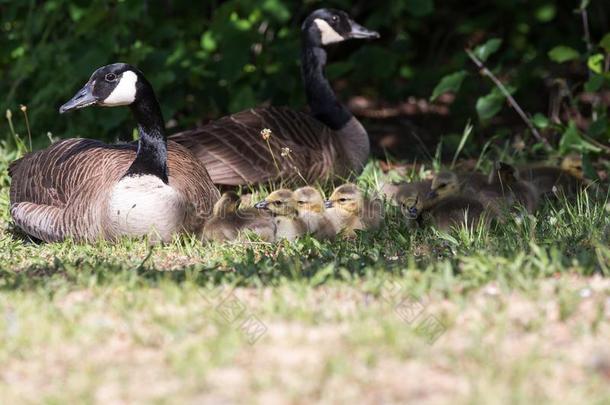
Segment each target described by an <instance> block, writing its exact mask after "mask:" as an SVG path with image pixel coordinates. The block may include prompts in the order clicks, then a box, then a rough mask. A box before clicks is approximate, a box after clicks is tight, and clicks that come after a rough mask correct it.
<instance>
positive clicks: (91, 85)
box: [59, 63, 152, 114]
mask: <svg viewBox="0 0 610 405" xmlns="http://www.w3.org/2000/svg"><path fill="white" fill-rule="evenodd" d="M146 92H152V87H151V86H150V84H149V83H148V81H147V80H146V78H145V77H144V75H142V73H141V72H140V71H139V70H138V69H136V68H135V67H133V66H131V65H128V64H126V63H113V64H111V65H106V66H103V67H101V68H99V69H97V70H96V71H95V72H93V74H92V75H91V77H90V78H89V81H88V82H87V83H86V84H85V85H84V86H83V88H82V89H80V90H79V91H78V92H77V93H76V95H74V97H72V99H70V101H68V102H67V103H65V104H64V105H62V106H61V107H60V108H59V113H60V114H63V113H65V112H68V111H72V110H76V109H79V108H85V107H88V106H90V105H98V106H103V107H116V106H121V105H129V104H132V103H133V102H134V101H136V100H137V99H138V98H140V97H142V96H143V95H145V93H146Z"/></svg>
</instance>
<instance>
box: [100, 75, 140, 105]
mask: <svg viewBox="0 0 610 405" xmlns="http://www.w3.org/2000/svg"><path fill="white" fill-rule="evenodd" d="M137 82H138V76H137V75H136V74H135V73H134V72H132V71H130V70H128V71H126V72H124V73H123V75H122V76H121V79H120V80H119V84H117V86H116V87H115V88H114V90H112V93H110V95H109V96H108V97H106V99H105V100H104V101H102V103H101V105H103V106H107V107H114V106H119V105H127V104H131V103H133V102H134V100H135V99H136V83H137Z"/></svg>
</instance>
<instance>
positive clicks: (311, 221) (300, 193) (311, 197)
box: [294, 187, 336, 240]
mask: <svg viewBox="0 0 610 405" xmlns="http://www.w3.org/2000/svg"><path fill="white" fill-rule="evenodd" d="M294 198H295V200H296V202H297V212H298V214H299V218H301V219H302V220H303V222H305V225H306V226H307V232H308V233H310V234H312V235H313V236H314V237H315V238H316V239H321V240H322V239H332V238H334V237H335V235H336V232H335V228H334V226H333V224H332V222H331V221H330V219H329V218H328V217H327V216H326V215H325V214H326V212H325V211H326V207H325V206H324V199H323V198H322V194H320V192H319V191H318V190H316V189H315V188H313V187H301V188H299V189H296V190H295V191H294Z"/></svg>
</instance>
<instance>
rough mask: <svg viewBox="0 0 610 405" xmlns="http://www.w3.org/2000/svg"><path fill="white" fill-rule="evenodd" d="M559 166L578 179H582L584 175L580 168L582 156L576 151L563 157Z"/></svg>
mask: <svg viewBox="0 0 610 405" xmlns="http://www.w3.org/2000/svg"><path fill="white" fill-rule="evenodd" d="M561 168H562V169H563V170H565V171H566V172H568V173H570V174H571V175H572V176H574V177H577V178H579V179H584V177H585V175H584V170H583V168H582V157H581V156H580V155H578V154H576V153H572V154H569V155H568V156H566V157H564V158H563V160H562V161H561Z"/></svg>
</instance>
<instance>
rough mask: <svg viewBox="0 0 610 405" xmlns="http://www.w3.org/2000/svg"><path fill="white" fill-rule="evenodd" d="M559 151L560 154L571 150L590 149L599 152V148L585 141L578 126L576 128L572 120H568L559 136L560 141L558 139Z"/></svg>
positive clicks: (583, 150)
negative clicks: (566, 125)
mask: <svg viewBox="0 0 610 405" xmlns="http://www.w3.org/2000/svg"><path fill="white" fill-rule="evenodd" d="M559 151H560V152H561V154H563V155H565V154H567V153H569V152H572V151H577V152H585V151H592V152H596V153H599V151H600V149H599V148H598V147H597V146H595V145H592V144H590V143H589V142H587V141H585V140H584V139H583V138H582V136H581V135H580V131H579V130H578V128H576V124H575V123H574V121H570V123H569V124H568V127H567V128H566V130H565V131H564V133H563V135H562V136H561V141H559Z"/></svg>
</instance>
